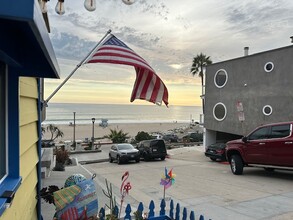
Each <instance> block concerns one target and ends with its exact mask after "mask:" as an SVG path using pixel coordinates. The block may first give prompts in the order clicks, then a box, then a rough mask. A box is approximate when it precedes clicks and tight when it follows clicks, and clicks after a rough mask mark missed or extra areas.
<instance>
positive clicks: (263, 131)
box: [226, 122, 293, 175]
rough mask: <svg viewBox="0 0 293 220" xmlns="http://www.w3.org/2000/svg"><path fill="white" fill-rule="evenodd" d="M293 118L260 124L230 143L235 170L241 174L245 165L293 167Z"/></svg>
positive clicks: (229, 158)
mask: <svg viewBox="0 0 293 220" xmlns="http://www.w3.org/2000/svg"><path fill="white" fill-rule="evenodd" d="M292 126H293V122H282V123H274V124H267V125H263V126H260V127H258V128H256V129H255V130H253V131H252V132H251V133H250V134H248V135H247V136H244V137H243V138H242V139H239V140H233V141H229V142H228V143H227V144H226V158H227V161H229V163H230V166H231V170H232V173H233V174H235V175H241V174H242V173H243V167H245V166H254V167H263V168H264V169H265V170H267V171H273V170H274V169H290V170H293V134H292V128H293V127H292Z"/></svg>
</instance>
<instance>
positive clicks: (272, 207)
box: [83, 146, 293, 220]
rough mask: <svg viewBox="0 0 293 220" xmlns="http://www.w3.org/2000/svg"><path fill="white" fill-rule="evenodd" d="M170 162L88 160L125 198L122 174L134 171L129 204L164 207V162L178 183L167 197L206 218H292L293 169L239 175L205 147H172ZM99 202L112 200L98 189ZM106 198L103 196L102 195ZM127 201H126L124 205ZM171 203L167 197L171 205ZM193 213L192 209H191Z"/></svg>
mask: <svg viewBox="0 0 293 220" xmlns="http://www.w3.org/2000/svg"><path fill="white" fill-rule="evenodd" d="M168 153H169V154H170V158H167V159H166V160H165V161H160V160H157V161H150V162H145V161H141V162H140V163H135V162H132V163H128V164H122V165H118V164H117V163H109V162H104V163H93V164H88V165H83V167H84V168H85V169H86V170H88V171H89V173H96V174H97V177H96V178H95V180H96V182H97V183H98V185H100V186H101V188H103V189H106V186H105V181H104V179H105V178H106V179H107V180H108V181H109V182H110V183H112V184H113V192H114V194H115V195H116V200H117V202H118V204H119V203H120V198H121V196H120V192H119V189H120V185H121V183H122V182H121V177H122V175H123V174H124V173H125V171H129V174H130V175H129V178H128V180H127V182H128V181H129V182H130V183H131V186H132V189H131V190H130V192H129V195H128V196H126V198H125V203H129V204H131V205H132V207H137V206H138V203H139V202H140V201H141V202H143V204H144V206H145V210H146V209H147V207H148V205H149V202H150V201H151V200H153V201H154V202H155V204H156V211H159V204H160V199H162V197H163V186H161V185H160V180H161V177H162V176H163V175H164V169H165V167H166V168H167V169H168V170H169V169H173V173H174V174H176V177H175V184H174V185H172V186H171V187H170V188H169V189H167V190H166V198H167V200H168V198H171V199H173V200H174V204H175V205H176V204H177V202H179V203H180V205H181V208H183V207H186V208H187V209H188V212H190V211H192V210H193V211H195V215H196V219H197V218H198V216H199V215H200V214H202V215H204V217H205V219H214V220H216V219H226V220H227V219H228V220H229V219H231V220H232V219H241V220H242V219H243V220H252V219H292V218H293V172H292V171H279V170H276V171H275V172H272V173H269V172H266V171H265V170H264V169H261V168H247V167H246V168H244V173H243V175H241V176H235V175H233V174H232V172H231V170H230V166H229V165H228V164H227V163H219V162H212V161H211V160H210V159H209V158H207V157H205V156H204V153H203V149H201V148H200V147H197V146H196V147H186V148H179V149H173V150H170V151H168ZM97 191H98V195H99V196H100V197H99V206H103V204H105V203H106V202H108V200H107V198H105V197H104V196H103V195H101V189H97ZM101 197H102V198H101ZM124 205H125V204H124ZM168 205H169V202H168V201H167V207H168ZM188 215H189V214H188Z"/></svg>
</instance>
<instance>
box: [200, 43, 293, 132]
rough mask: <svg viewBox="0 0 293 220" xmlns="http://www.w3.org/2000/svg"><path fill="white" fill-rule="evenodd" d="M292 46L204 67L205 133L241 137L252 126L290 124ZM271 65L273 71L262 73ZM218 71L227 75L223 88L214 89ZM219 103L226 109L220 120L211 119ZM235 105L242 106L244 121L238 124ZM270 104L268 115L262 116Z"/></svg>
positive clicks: (292, 80) (292, 118)
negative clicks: (288, 122) (267, 64)
mask: <svg viewBox="0 0 293 220" xmlns="http://www.w3.org/2000/svg"><path fill="white" fill-rule="evenodd" d="M292 57H293V46H288V47H284V48H279V49H276V50H271V51H267V52H263V53H258V54H254V55H249V56H245V57H241V58H237V59H233V60H229V61H225V62H220V63H215V64H212V65H209V66H208V67H207V72H206V94H205V112H204V117H205V122H204V126H205V128H206V129H208V130H214V131H220V132H226V133H232V134H237V135H245V134H247V133H248V132H250V131H251V130H252V129H254V128H255V127H257V126H259V125H261V124H266V123H271V122H281V121H293V104H292V103H293V89H292V82H293V62H292ZM267 62H272V63H273V64H274V68H273V70H272V71H271V72H266V71H265V70H264V66H265V64H266V63H267ZM219 69H224V70H226V72H227V75H228V80H227V83H226V84H225V86H224V87H222V88H218V87H216V86H215V83H214V77H215V74H216V72H217V71H218V70H219ZM218 102H221V103H223V104H224V105H225V106H226V110H227V111H226V117H225V118H224V119H223V120H222V121H218V120H216V119H215V118H214V115H213V108H214V106H215V105H216V103H218ZM237 102H241V103H242V105H243V114H244V117H245V120H244V121H243V122H241V121H239V117H238V116H239V115H238V114H239V113H238V110H237ZM265 105H270V106H271V107H272V114H271V115H268V116H267V115H265V114H263V107H264V106H265Z"/></svg>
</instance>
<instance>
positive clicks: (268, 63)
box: [264, 62, 274, 73]
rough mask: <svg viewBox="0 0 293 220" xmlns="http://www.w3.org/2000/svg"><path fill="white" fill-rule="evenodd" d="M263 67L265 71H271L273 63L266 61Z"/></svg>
mask: <svg viewBox="0 0 293 220" xmlns="http://www.w3.org/2000/svg"><path fill="white" fill-rule="evenodd" d="M264 69H265V71H266V72H267V73H269V72H271V71H273V69H274V64H273V63H272V62H267V63H266V64H265V66H264Z"/></svg>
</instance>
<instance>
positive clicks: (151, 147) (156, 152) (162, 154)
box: [137, 139, 167, 161]
mask: <svg viewBox="0 0 293 220" xmlns="http://www.w3.org/2000/svg"><path fill="white" fill-rule="evenodd" d="M137 149H138V150H139V152H140V156H141V157H142V158H144V160H145V161H149V160H151V159H155V158H160V159H161V160H165V158H166V156H167V149H166V145H165V142H164V140H163V139H152V140H145V141H141V142H139V143H138V145H137Z"/></svg>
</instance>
